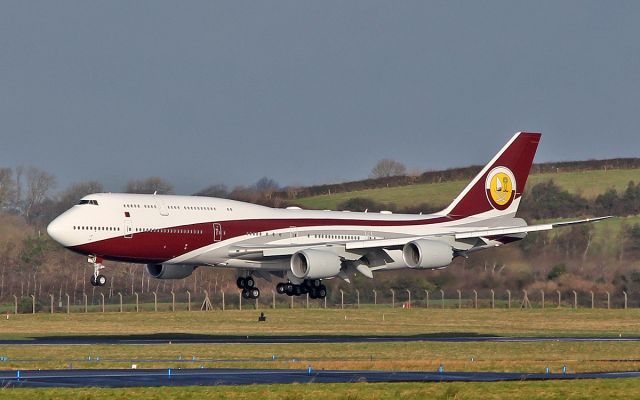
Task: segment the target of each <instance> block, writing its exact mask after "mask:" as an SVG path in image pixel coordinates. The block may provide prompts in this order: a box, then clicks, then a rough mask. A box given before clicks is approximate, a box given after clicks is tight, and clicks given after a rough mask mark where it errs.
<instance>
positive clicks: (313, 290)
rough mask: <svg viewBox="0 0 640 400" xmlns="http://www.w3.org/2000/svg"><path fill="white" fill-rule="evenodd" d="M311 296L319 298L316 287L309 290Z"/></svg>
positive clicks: (313, 298)
mask: <svg viewBox="0 0 640 400" xmlns="http://www.w3.org/2000/svg"><path fill="white" fill-rule="evenodd" d="M309 298H311V299H312V300H315V299H317V298H318V292H317V290H316V289H311V290H310V291H309Z"/></svg>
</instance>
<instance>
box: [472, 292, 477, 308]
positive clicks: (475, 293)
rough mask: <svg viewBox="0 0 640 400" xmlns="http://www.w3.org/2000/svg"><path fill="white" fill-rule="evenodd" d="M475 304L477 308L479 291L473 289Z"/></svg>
mask: <svg viewBox="0 0 640 400" xmlns="http://www.w3.org/2000/svg"><path fill="white" fill-rule="evenodd" d="M473 306H474V308H475V309H476V310H477V309H478V292H477V291H476V290H475V289H473Z"/></svg>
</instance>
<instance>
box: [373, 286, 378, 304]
mask: <svg viewBox="0 0 640 400" xmlns="http://www.w3.org/2000/svg"><path fill="white" fill-rule="evenodd" d="M373 305H374V306H375V305H378V292H376V290H375V289H374V290H373Z"/></svg>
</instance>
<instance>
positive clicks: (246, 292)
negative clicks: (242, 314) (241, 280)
mask: <svg viewBox="0 0 640 400" xmlns="http://www.w3.org/2000/svg"><path fill="white" fill-rule="evenodd" d="M242 297H243V298H244V299H247V300H249V299H250V298H251V293H250V292H249V290H247V289H242Z"/></svg>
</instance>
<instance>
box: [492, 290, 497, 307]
mask: <svg viewBox="0 0 640 400" xmlns="http://www.w3.org/2000/svg"><path fill="white" fill-rule="evenodd" d="M494 308H496V292H495V291H494V290H493V289H491V309H494Z"/></svg>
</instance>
